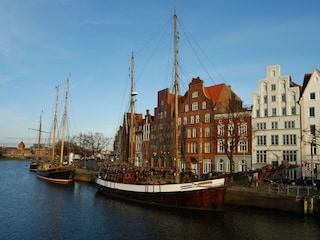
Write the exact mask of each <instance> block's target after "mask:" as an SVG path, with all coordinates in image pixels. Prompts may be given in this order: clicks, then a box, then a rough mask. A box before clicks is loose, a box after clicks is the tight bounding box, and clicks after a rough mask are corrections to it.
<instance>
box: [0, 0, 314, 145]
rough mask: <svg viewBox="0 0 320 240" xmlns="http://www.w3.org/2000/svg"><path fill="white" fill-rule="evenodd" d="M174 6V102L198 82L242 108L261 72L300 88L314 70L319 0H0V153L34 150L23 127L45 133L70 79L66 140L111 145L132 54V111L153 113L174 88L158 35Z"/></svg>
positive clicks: (164, 43)
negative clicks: (220, 88) (225, 91)
mask: <svg viewBox="0 0 320 240" xmlns="http://www.w3.org/2000/svg"><path fill="white" fill-rule="evenodd" d="M174 6H176V10H177V15H178V28H179V36H180V39H179V62H180V68H181V70H180V73H181V74H180V78H181V79H180V83H181V85H180V93H181V94H184V92H185V91H186V90H187V87H188V83H189V82H190V81H191V79H192V78H193V77H198V76H199V77H200V78H201V79H203V80H204V83H205V86H211V85H214V84H219V83H226V84H228V85H231V86H232V89H233V90H234V92H235V93H236V94H237V95H238V96H239V97H240V98H241V99H242V100H243V102H244V104H246V105H249V104H251V94H252V92H255V91H257V90H258V80H259V79H261V78H264V77H265V75H266V67H267V66H270V65H275V64H280V66H281V74H282V75H290V76H291V77H292V79H293V81H294V82H296V83H298V84H300V85H301V84H302V81H303V76H304V74H305V73H310V72H312V71H313V70H314V69H315V68H320V58H319V56H320V54H319V53H320V52H319V51H320V50H319V39H320V31H319V23H320V14H319V9H320V2H319V1H318V0H304V1H301V0H290V1H289V0H283V1H278V0H268V1H267V0H261V1H256V0H243V1H238V0H233V1H231V0H223V1H222V0H201V1H194V0H193V1H191V0H175V1H173V0H161V1H156V0H136V1H132V0H117V1H111V0H95V1H88V0H27V1H23V0H16V1H12V0H2V1H0V29H1V30H0V145H1V146H14V147H15V146H17V145H18V143H19V141H21V140H23V141H24V142H25V143H26V145H27V147H28V146H30V145H31V144H33V143H36V141H37V132H36V131H33V130H30V129H29V128H34V129H37V128H38V127H39V116H40V113H41V111H43V115H42V116H43V122H42V124H43V130H46V131H49V130H50V128H51V125H52V119H53V112H54V104H55V86H57V85H59V86H60V105H59V110H62V109H63V106H62V105H63V98H64V96H63V92H64V88H65V80H66V78H67V77H68V76H69V74H71V76H70V78H69V79H70V84H69V104H68V106H69V107H68V117H69V118H68V119H69V120H68V123H69V129H70V130H69V134H71V135H76V134H78V133H80V132H84V133H88V132H101V133H103V134H104V136H106V137H109V138H113V137H114V135H115V133H116V130H117V129H118V127H119V125H120V123H121V121H122V117H123V113H124V112H125V111H128V104H129V89H130V76H129V68H130V65H131V52H132V51H134V52H135V90H136V91H137V92H138V93H139V95H138V96H137V103H136V112H139V113H143V114H144V113H145V111H146V109H150V110H151V113H152V114H153V111H154V107H156V104H157V92H158V91H159V90H162V89H164V88H172V74H171V73H172V66H171V62H172V52H171V50H170V49H171V48H170V47H172V43H169V42H170V41H171V38H169V37H167V31H166V30H164V29H165V28H166V26H170V27H171V28H172V19H173V18H172V17H173V9H174ZM162 32H163V33H162ZM169 33H170V34H171V33H172V32H171V30H169ZM160 39H162V40H161V43H160ZM170 54H171V55H170ZM169 66H170V67H169ZM60 115H61V114H60ZM45 137H46V136H45V135H44V136H43V138H45Z"/></svg>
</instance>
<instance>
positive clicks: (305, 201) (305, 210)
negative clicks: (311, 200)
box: [303, 198, 308, 215]
mask: <svg viewBox="0 0 320 240" xmlns="http://www.w3.org/2000/svg"><path fill="white" fill-rule="evenodd" d="M303 212H304V214H305V215H307V214H308V200H307V199H306V198H305V199H304V200H303Z"/></svg>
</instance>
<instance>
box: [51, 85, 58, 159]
mask: <svg viewBox="0 0 320 240" xmlns="http://www.w3.org/2000/svg"><path fill="white" fill-rule="evenodd" d="M58 100H59V85H58V86H56V109H55V112H54V118H53V138H52V155H51V162H54V156H55V151H56V149H55V148H56V135H57V114H58Z"/></svg>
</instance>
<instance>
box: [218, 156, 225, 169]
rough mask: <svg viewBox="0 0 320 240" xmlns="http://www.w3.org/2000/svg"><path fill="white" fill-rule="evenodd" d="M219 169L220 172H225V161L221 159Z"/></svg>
mask: <svg viewBox="0 0 320 240" xmlns="http://www.w3.org/2000/svg"><path fill="white" fill-rule="evenodd" d="M218 169H219V172H223V171H224V161H223V159H220V161H219V166H218Z"/></svg>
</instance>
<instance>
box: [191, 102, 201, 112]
mask: <svg viewBox="0 0 320 240" xmlns="http://www.w3.org/2000/svg"><path fill="white" fill-rule="evenodd" d="M198 109H199V105H198V102H194V103H192V111H197V110H198Z"/></svg>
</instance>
